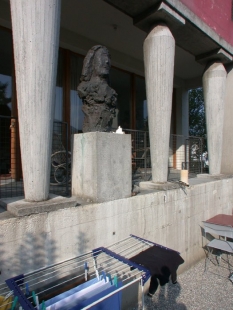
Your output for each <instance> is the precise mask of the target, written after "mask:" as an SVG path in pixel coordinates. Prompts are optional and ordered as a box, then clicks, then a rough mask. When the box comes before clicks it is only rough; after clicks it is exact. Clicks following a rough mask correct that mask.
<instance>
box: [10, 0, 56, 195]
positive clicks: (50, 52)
mask: <svg viewBox="0 0 233 310" xmlns="http://www.w3.org/2000/svg"><path fill="white" fill-rule="evenodd" d="M10 5H11V19H12V30H13V45H14V60H15V74H16V88H17V100H18V112H19V132H20V147H21V158H22V169H23V178H24V191H25V199H26V200H28V201H43V200H47V199H48V195H49V176H50V165H51V160H50V157H51V142H52V128H53V117H54V98H55V83H56V72H57V54H58V44H59V30H60V28H59V26H60V6H61V1H60V0H37V1H31V0H17V1H15V0H11V1H10Z"/></svg>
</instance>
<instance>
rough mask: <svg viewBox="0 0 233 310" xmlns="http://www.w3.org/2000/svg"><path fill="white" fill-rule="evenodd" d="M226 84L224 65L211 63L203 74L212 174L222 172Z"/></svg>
mask: <svg viewBox="0 0 233 310" xmlns="http://www.w3.org/2000/svg"><path fill="white" fill-rule="evenodd" d="M225 86H226V70H225V68H224V66H223V65H222V64H221V63H219V62H215V63H213V64H211V65H209V66H208V67H207V69H206V70H205V73H204V75H203V91H204V101H205V112H206V128H207V144H208V157H209V173H210V174H220V172H221V160H222V139H223V120H224V102H225Z"/></svg>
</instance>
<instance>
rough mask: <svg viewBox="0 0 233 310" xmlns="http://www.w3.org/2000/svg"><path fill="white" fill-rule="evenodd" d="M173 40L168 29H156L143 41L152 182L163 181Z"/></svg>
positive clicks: (169, 111)
mask: <svg viewBox="0 0 233 310" xmlns="http://www.w3.org/2000/svg"><path fill="white" fill-rule="evenodd" d="M174 56H175V40H174V38H173V36H172V34H171V32H170V30H169V29H168V27H167V26H164V25H158V26H156V27H155V28H154V29H153V30H152V31H151V32H150V33H149V34H148V36H147V38H146V39H145V42H144V63H145V77H146V93H147V107H148V119H149V131H150V152H151V163H152V181H153V182H159V183H160V182H166V181H167V172H168V154H169V136H170V122H171V109H172V91H173V75H174Z"/></svg>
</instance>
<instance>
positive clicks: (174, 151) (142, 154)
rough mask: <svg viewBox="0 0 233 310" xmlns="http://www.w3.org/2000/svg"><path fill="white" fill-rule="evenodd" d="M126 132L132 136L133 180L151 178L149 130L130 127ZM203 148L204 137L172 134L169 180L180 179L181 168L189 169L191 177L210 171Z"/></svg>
mask: <svg viewBox="0 0 233 310" xmlns="http://www.w3.org/2000/svg"><path fill="white" fill-rule="evenodd" d="M124 132H125V133H126V134H131V137H132V171H133V181H134V182H137V181H138V182H140V181H141V180H143V181H148V180H150V179H151V177H152V174H151V173H152V172H151V159H150V140H149V132H148V131H140V130H130V129H124ZM203 150H204V138H201V137H191V136H182V135H174V134H172V135H171V136H170V142H169V160H168V180H178V179H179V178H180V170H181V169H187V170H188V171H189V177H190V178H192V177H196V175H197V174H199V173H204V172H208V165H206V162H207V161H206V159H204V158H203Z"/></svg>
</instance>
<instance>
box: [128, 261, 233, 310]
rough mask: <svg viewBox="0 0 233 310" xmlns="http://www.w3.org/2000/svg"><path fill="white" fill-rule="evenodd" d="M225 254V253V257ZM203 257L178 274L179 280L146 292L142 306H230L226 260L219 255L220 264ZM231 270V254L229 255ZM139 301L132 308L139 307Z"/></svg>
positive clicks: (160, 309)
mask: <svg viewBox="0 0 233 310" xmlns="http://www.w3.org/2000/svg"><path fill="white" fill-rule="evenodd" d="M224 258H225V257H224ZM214 263H215V261H214V260H213V262H210V263H209V264H208V269H207V271H206V272H205V260H202V261H200V262H199V263H198V264H196V265H195V266H193V267H192V268H190V269H189V270H187V271H186V272H184V273H182V274H181V275H179V276H178V283H177V284H175V285H174V284H172V283H168V284H167V285H165V286H163V287H159V289H158V290H157V292H156V293H155V295H154V296H153V297H152V298H150V297H148V296H145V308H144V309H145V310H152V309H157V310H173V309H174V310H186V309H187V310H194V309H195V310H218V309H222V310H232V309H233V283H232V282H231V281H230V280H229V278H228V277H229V275H230V271H229V269H228V264H227V263H226V261H224V260H223V259H222V261H221V263H220V266H217V265H215V264H214ZM230 264H231V271H233V257H230ZM141 309H142V307H141V306H140V305H139V306H138V307H136V308H133V309H131V310H141Z"/></svg>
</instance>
